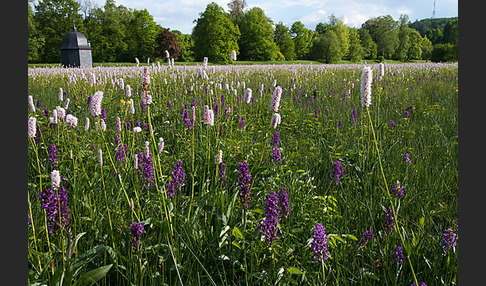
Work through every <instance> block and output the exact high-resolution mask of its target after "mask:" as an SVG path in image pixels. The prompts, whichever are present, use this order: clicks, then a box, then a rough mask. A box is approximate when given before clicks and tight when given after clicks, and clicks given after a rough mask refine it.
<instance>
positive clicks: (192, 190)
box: [187, 120, 196, 221]
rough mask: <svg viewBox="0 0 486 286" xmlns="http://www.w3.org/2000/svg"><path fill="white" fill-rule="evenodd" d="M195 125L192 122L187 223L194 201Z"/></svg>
mask: <svg viewBox="0 0 486 286" xmlns="http://www.w3.org/2000/svg"><path fill="white" fill-rule="evenodd" d="M195 124H196V120H194V122H193V124H192V140H191V146H192V150H191V152H192V153H191V154H192V163H191V167H192V185H191V201H190V202H189V211H188V213H187V220H188V221H189V219H190V217H191V210H192V201H193V200H194V172H195V171H194V161H195V154H194V149H195V146H194V145H195V142H194V129H195V128H196V126H195Z"/></svg>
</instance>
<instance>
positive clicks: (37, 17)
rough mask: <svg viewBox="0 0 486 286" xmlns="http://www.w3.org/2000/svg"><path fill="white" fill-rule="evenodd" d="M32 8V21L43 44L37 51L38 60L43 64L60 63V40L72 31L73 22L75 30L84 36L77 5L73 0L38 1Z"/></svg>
mask: <svg viewBox="0 0 486 286" xmlns="http://www.w3.org/2000/svg"><path fill="white" fill-rule="evenodd" d="M34 8H35V11H36V13H35V14H34V21H35V23H36V24H37V28H38V31H39V34H40V35H42V36H40V37H41V38H43V39H44V42H45V43H44V45H43V48H42V49H40V50H38V52H39V59H40V61H42V62H45V63H60V62H61V51H60V48H61V46H62V39H63V38H64V36H65V35H66V34H67V33H68V32H70V31H71V30H72V29H73V22H74V23H76V29H77V30H78V31H80V32H82V33H83V34H84V30H83V19H82V17H81V15H80V14H79V13H78V11H79V3H78V2H76V1H74V0H40V1H39V2H38V4H37V5H35V6H34Z"/></svg>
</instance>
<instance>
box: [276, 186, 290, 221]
mask: <svg viewBox="0 0 486 286" xmlns="http://www.w3.org/2000/svg"><path fill="white" fill-rule="evenodd" d="M278 207H279V211H278V215H279V217H280V218H282V217H281V216H280V215H281V214H282V215H283V216H284V217H285V218H288V217H289V215H290V203H289V197H288V196H287V192H286V191H285V188H284V187H281V188H280V191H279V192H278Z"/></svg>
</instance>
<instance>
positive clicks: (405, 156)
mask: <svg viewBox="0 0 486 286" xmlns="http://www.w3.org/2000/svg"><path fill="white" fill-rule="evenodd" d="M403 161H404V162H405V163H407V164H412V160H410V155H409V154H408V153H407V152H405V153H403Z"/></svg>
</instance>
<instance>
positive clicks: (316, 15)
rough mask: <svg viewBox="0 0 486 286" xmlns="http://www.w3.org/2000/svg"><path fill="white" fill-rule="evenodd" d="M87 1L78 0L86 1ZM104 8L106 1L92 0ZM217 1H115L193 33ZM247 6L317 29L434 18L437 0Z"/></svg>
mask: <svg viewBox="0 0 486 286" xmlns="http://www.w3.org/2000/svg"><path fill="white" fill-rule="evenodd" d="M83 1H86V0H78V2H83ZM89 1H92V2H93V3H94V4H95V5H97V6H98V7H102V6H103V5H104V3H105V0H89ZM458 1H459V0H435V17H436V18H443V17H457V16H458ZM211 2H216V3H217V4H218V5H219V6H221V7H222V8H223V9H224V10H225V11H228V5H227V4H228V3H229V0H214V1H211V0H175V1H174V0H115V4H116V5H117V6H118V5H123V6H125V7H127V8H133V9H137V10H141V9H147V10H148V11H149V13H150V15H152V16H153V17H154V20H155V22H156V23H157V24H159V25H161V26H162V27H164V28H170V29H171V30H179V31H181V32H182V33H184V34H190V33H191V31H192V27H194V23H193V21H194V20H195V19H197V18H198V17H199V13H201V12H203V11H204V10H205V9H206V5H207V4H208V3H211ZM246 3H247V5H248V7H247V9H248V8H252V7H260V8H262V9H263V11H264V12H265V15H267V16H268V17H269V18H270V19H271V20H272V21H274V22H275V23H277V22H283V23H284V25H286V26H287V27H290V26H291V25H292V23H294V22H295V21H301V22H302V23H304V25H305V26H306V27H307V28H308V29H312V30H314V29H315V27H316V24H317V23H319V22H323V23H326V22H328V21H329V18H328V17H329V16H330V15H331V14H334V15H335V16H336V17H342V18H343V19H344V23H345V24H346V25H347V26H350V27H360V26H361V24H362V23H364V22H365V21H366V20H368V19H370V18H372V17H377V16H384V15H391V16H392V17H393V19H395V20H398V19H399V17H400V15H401V14H406V15H408V17H409V20H410V21H411V22H413V21H415V20H417V19H418V20H420V19H425V18H431V17H432V12H433V9H434V0H407V1H400V0H368V1H359V0H263V1H261V0H246Z"/></svg>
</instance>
